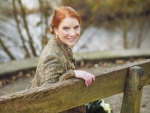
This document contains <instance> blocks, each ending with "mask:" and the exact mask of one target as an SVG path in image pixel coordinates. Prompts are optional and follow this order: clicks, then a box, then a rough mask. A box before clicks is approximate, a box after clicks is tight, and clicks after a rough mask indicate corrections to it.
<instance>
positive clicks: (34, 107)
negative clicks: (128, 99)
mask: <svg viewBox="0 0 150 113" xmlns="http://www.w3.org/2000/svg"><path fill="white" fill-rule="evenodd" d="M136 65H137V66H140V67H144V70H145V71H146V72H147V73H148V74H149V75H147V76H150V69H149V67H150V60H144V61H141V62H138V63H132V64H126V65H123V66H119V67H116V68H112V69H110V70H106V71H105V72H102V73H101V72H96V75H98V76H96V81H95V82H93V83H92V84H91V85H90V86H89V87H85V85H84V82H83V80H78V79H72V80H66V81H64V82H60V83H55V84H53V85H50V86H47V87H39V88H34V89H30V90H26V91H21V92H16V93H14V94H11V95H5V96H2V97H0V111H1V112H2V113H10V112H11V113H57V112H60V111H64V110H67V109H70V108H73V107H76V106H79V105H83V104H85V103H88V102H91V101H94V100H97V99H101V98H105V97H109V96H111V95H115V94H118V93H121V92H123V91H124V84H125V79H126V75H127V72H128V68H129V67H131V66H136ZM148 79H149V77H148Z"/></svg>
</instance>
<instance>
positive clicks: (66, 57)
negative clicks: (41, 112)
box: [27, 37, 75, 89]
mask: <svg viewBox="0 0 150 113" xmlns="http://www.w3.org/2000/svg"><path fill="white" fill-rule="evenodd" d="M74 69H75V59H74V58H73V54H72V50H71V48H69V47H68V46H67V45H65V44H64V43H63V42H61V41H60V39H59V38H56V37H54V38H51V39H50V40H49V42H48V44H47V45H46V46H45V48H44V49H43V51H42V53H41V55H40V58H39V63H38V65H37V69H36V74H35V77H34V79H33V80H32V81H31V83H30V84H29V86H28V87H27V89H30V88H34V87H40V86H45V85H48V84H51V83H55V82H58V81H63V80H65V79H69V78H73V77H75V73H74V71H73V70H74Z"/></svg>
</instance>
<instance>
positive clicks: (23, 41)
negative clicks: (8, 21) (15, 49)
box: [12, 0, 30, 58]
mask: <svg viewBox="0 0 150 113" xmlns="http://www.w3.org/2000/svg"><path fill="white" fill-rule="evenodd" d="M12 3H13V12H14V17H15V21H16V24H17V29H18V33H19V35H20V39H21V41H22V44H23V48H24V50H25V52H26V55H25V58H27V57H30V53H29V51H28V49H27V47H26V45H25V40H24V37H23V35H22V33H21V29H20V27H19V20H18V19H17V11H16V5H15V0H13V2H12Z"/></svg>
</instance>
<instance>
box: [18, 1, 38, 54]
mask: <svg viewBox="0 0 150 113" xmlns="http://www.w3.org/2000/svg"><path fill="white" fill-rule="evenodd" d="M18 2H19V4H20V7H21V15H22V19H23V22H24V27H25V29H26V31H27V35H28V38H29V45H30V48H31V51H32V54H33V56H37V54H36V50H35V48H34V46H33V39H32V37H31V35H30V33H29V29H28V26H27V21H26V14H25V11H24V8H23V5H22V2H21V0H18Z"/></svg>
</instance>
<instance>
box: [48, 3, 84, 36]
mask: <svg viewBox="0 0 150 113" xmlns="http://www.w3.org/2000/svg"><path fill="white" fill-rule="evenodd" d="M66 17H71V18H75V19H77V20H78V21H79V24H81V17H80V15H79V14H78V13H77V12H76V11H75V10H74V9H73V8H71V7H68V6H61V7H58V8H56V9H55V11H54V15H53V18H52V20H51V24H50V26H51V27H52V34H55V33H54V28H58V27H59V24H60V23H61V22H62V21H63V19H65V18H66Z"/></svg>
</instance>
